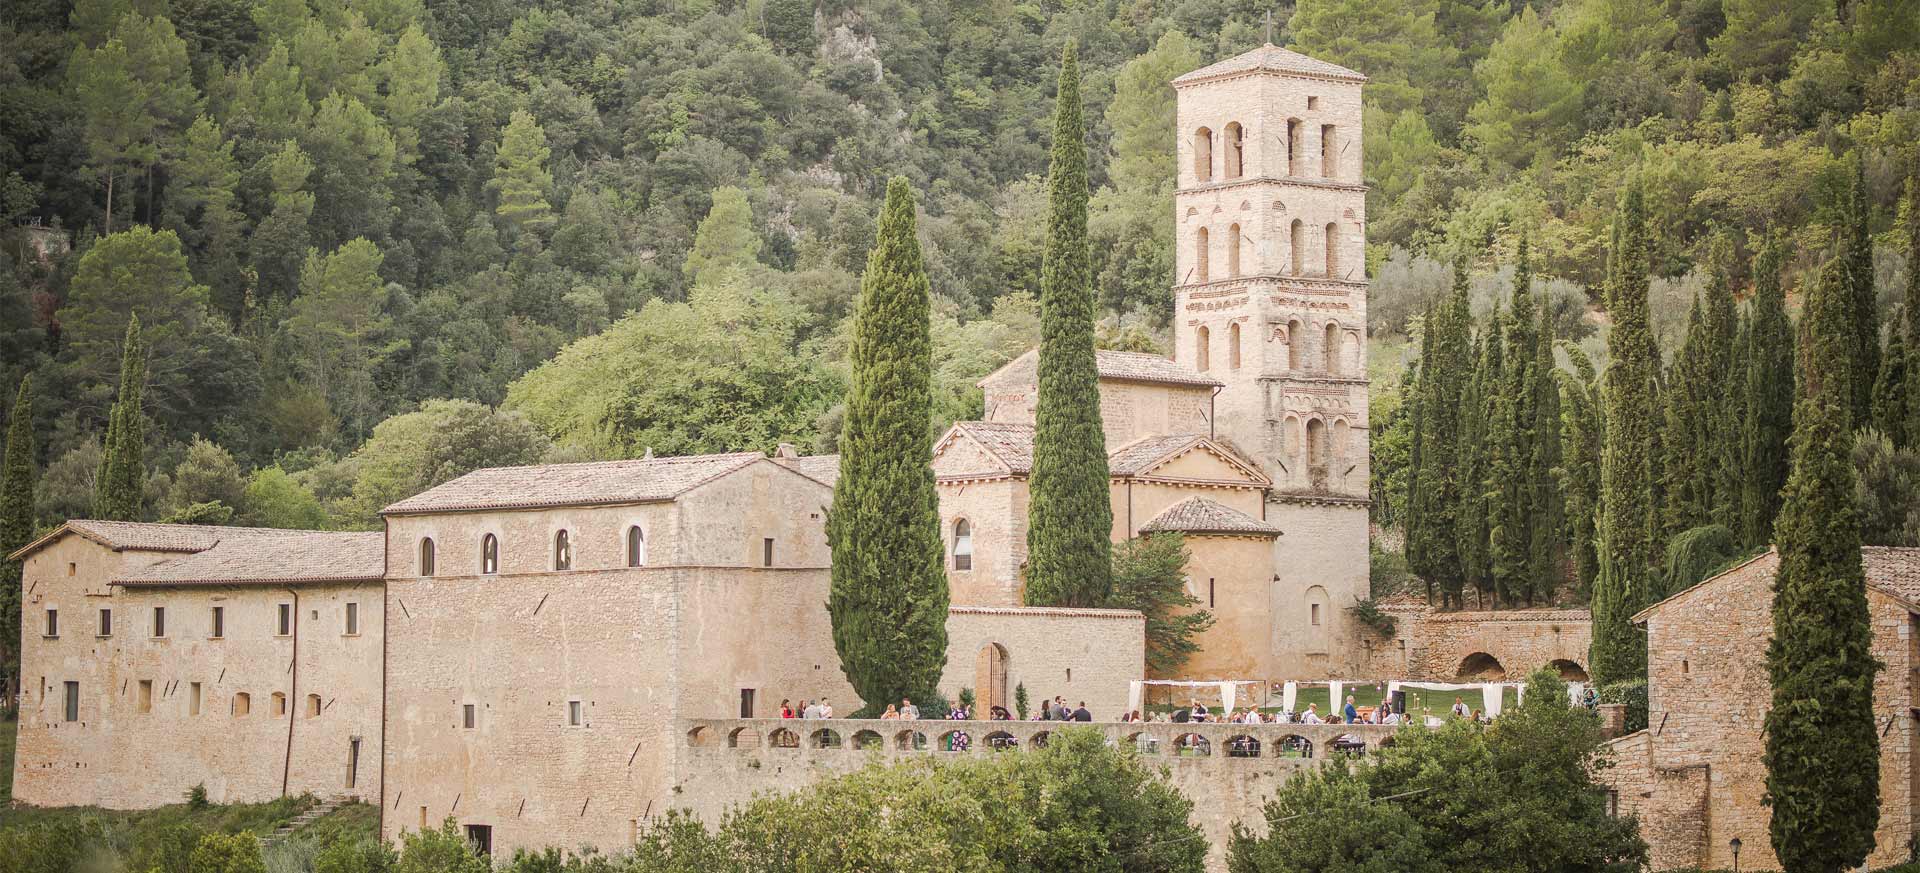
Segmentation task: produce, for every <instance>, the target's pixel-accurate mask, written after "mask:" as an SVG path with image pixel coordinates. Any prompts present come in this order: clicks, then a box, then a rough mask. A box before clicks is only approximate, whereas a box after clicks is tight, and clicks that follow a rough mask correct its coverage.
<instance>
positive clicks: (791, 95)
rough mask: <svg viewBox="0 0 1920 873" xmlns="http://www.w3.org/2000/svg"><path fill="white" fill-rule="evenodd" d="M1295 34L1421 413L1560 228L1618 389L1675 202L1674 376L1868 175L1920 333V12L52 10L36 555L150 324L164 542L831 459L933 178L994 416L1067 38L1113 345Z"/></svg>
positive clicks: (84, 479) (953, 291)
mask: <svg viewBox="0 0 1920 873" xmlns="http://www.w3.org/2000/svg"><path fill="white" fill-rule="evenodd" d="M1269 13H1271V19H1270V23H1269V18H1268V16H1269ZM1269 28H1270V35H1271V40H1272V41H1273V42H1275V43H1278V44H1286V45H1289V46H1291V47H1293V48H1296V49H1297V50H1299V51H1302V52H1305V53H1308V54H1311V55H1314V56H1316V57H1320V58H1324V59H1327V60H1330V61H1333V62H1336V63H1339V64H1342V65H1345V66H1348V67H1352V68H1354V69H1357V70H1360V71H1363V72H1365V73H1366V74H1367V75H1369V76H1370V77H1371V78H1372V84H1371V85H1370V86H1369V88H1368V92H1367V93H1368V99H1367V112H1368V117H1367V124H1366V132H1365V147H1366V150H1367V166H1366V173H1367V182H1368V184H1369V185H1370V186H1371V190H1370V192H1369V194H1368V200H1369V202H1368V211H1369V213H1370V217H1371V222H1370V227H1369V230H1368V237H1369V241H1370V245H1369V252H1368V269H1369V272H1370V274H1371V276H1372V278H1373V281H1374V285H1373V298H1372V302H1371V320H1372V325H1371V328H1372V332H1373V335H1374V343H1375V355H1374V358H1375V367H1376V371H1377V372H1376V375H1377V376H1378V377H1380V378H1379V379H1378V385H1377V387H1376V393H1377V395H1378V396H1377V398H1376V405H1375V414H1376V421H1377V422H1381V421H1389V420H1390V419H1391V413H1392V411H1393V409H1394V408H1395V406H1396V405H1397V402H1398V400H1397V397H1398V376H1399V374H1400V372H1401V369H1402V367H1403V366H1404V365H1405V364H1406V363H1408V362H1409V361H1410V359H1411V358H1412V356H1413V348H1412V347H1411V346H1410V345H1409V344H1408V343H1407V342H1406V337H1407V336H1408V335H1409V334H1410V333H1417V331H1416V330H1415V328H1417V326H1418V323H1419V321H1420V315H1421V313H1422V312H1423V311H1425V309H1426V308H1427V307H1428V306H1430V305H1431V304H1432V303H1433V302H1434V301H1436V300H1439V299H1441V298H1442V297H1444V296H1446V295H1447V292H1448V288H1449V287H1450V286H1451V285H1452V284H1453V279H1452V275H1453V270H1452V268H1451V267H1450V266H1449V265H1450V264H1453V263H1455V262H1457V263H1459V264H1460V265H1461V267H1462V268H1463V269H1464V270H1465V271H1466V272H1467V273H1469V274H1470V276H1471V278H1470V283H1469V284H1470V289H1469V290H1470V298H1471V301H1472V306H1473V310H1474V313H1475V315H1476V317H1478V316H1482V315H1484V314H1486V313H1487V312H1489V311H1490V310H1491V309H1492V308H1493V307H1494V306H1495V305H1496V301H1499V300H1501V299H1503V298H1504V297H1505V296H1506V295H1507V289H1508V287H1509V285H1510V284H1511V281H1512V276H1513V272H1512V271H1513V269H1514V268H1513V261H1514V253H1515V248H1516V246H1517V242H1518V240H1519V239H1520V237H1521V236H1522V235H1523V234H1524V235H1525V236H1526V237H1527V238H1528V239H1529V240H1530V244H1531V265H1532V266H1531V269H1532V272H1533V276H1534V279H1533V289H1534V291H1535V292H1536V293H1537V294H1540V295H1543V297H1544V299H1546V300H1547V301H1548V302H1549V304H1550V308H1551V310H1552V318H1553V322H1554V324H1555V325H1556V329H1555V332H1556V334H1557V335H1559V336H1560V338H1562V339H1565V340H1570V341H1572V343H1573V345H1572V347H1573V348H1578V344H1580V343H1584V344H1585V346H1586V348H1587V349H1588V351H1589V352H1590V353H1591V354H1592V355H1593V356H1595V357H1598V358H1600V360H1598V361H1596V362H1595V363H1596V364H1597V365H1599V366H1604V364H1605V361H1604V347H1603V345H1602V344H1601V338H1602V337H1603V336H1604V333H1605V331H1606V329H1607V326H1608V315H1607V312H1606V311H1605V308H1604V307H1603V306H1602V305H1601V301H1600V300H1599V299H1598V298H1599V296H1600V294H1599V290H1598V289H1599V286H1600V283H1601V281H1602V279H1603V277H1604V276H1605V274H1606V269H1607V251H1608V243H1609V233H1610V227H1611V225H1612V222H1613V216H1614V213H1615V208H1616V204H1617V202H1618V201H1619V197H1620V193H1621V191H1622V190H1623V188H1624V186H1626V185H1627V184H1628V180H1630V179H1631V180H1636V181H1637V184H1639V185H1640V186H1641V187H1642V188H1643V190H1644V196H1645V213H1646V214H1645V221H1646V224H1647V233H1646V238H1647V239H1648V240H1649V241H1650V243H1649V245H1650V250H1649V252H1648V253H1647V258H1646V261H1647V264H1648V269H1649V271H1650V274H1651V281H1652V283H1653V290H1652V293H1651V295H1650V296H1651V301H1652V302H1651V306H1652V310H1653V312H1652V322H1653V326H1654V329H1655V334H1656V336H1657V337H1658V339H1659V341H1660V344H1661V348H1663V349H1665V350H1666V352H1667V353H1668V354H1669V355H1671V354H1672V352H1673V351H1674V350H1675V349H1676V348H1678V347H1679V345H1680V340H1681V338H1682V337H1683V335H1684V333H1685V330H1686V321H1687V315H1686V313H1687V311H1688V306H1689V303H1690V301H1691V300H1692V298H1693V297H1694V296H1695V294H1696V293H1697V292H1698V291H1700V290H1701V289H1703V288H1705V287H1706V286H1707V283H1708V273H1709V272H1710V271H1709V270H1708V269H1707V267H1706V266H1705V265H1706V264H1707V263H1708V262H1709V260H1710V252H1712V251H1720V252H1722V254H1723V257H1721V258H1720V260H1719V261H1718V263H1721V264H1725V265H1729V266H1727V267H1726V269H1725V272H1726V279H1727V281H1728V283H1729V287H1730V288H1731V289H1733V290H1732V293H1733V295H1734V296H1735V297H1736V298H1738V299H1739V300H1742V301H1744V300H1745V299H1746V298H1747V297H1748V296H1750V295H1751V293H1752V292H1751V288H1752V285H1753V271H1752V268H1751V263H1752V259H1753V257H1754V256H1755V255H1756V254H1757V252H1758V251H1759V249H1760V248H1761V247H1762V242H1763V240H1764V239H1769V238H1773V237H1774V236H1777V237H1778V238H1779V239H1780V240H1781V241H1782V246H1783V249H1784V251H1783V254H1782V255H1781V270H1782V275H1783V277H1784V278H1783V282H1784V284H1785V287H1786V288H1787V294H1788V299H1789V307H1790V308H1794V307H1797V300H1798V299H1799V293H1800V288H1801V285H1802V284H1803V282H1804V281H1807V280H1808V277H1810V276H1811V275H1812V272H1813V270H1814V269H1815V268H1816V267H1817V265H1818V264H1819V262H1820V261H1821V259H1822V258H1823V257H1825V255H1826V254H1827V253H1828V252H1829V247H1830V241H1831V240H1832V239H1833V237H1834V235H1835V232H1836V230H1837V229H1838V228H1840V227H1841V226H1842V225H1843V224H1845V223H1846V222H1845V221H1844V220H1843V217H1842V216H1841V214H1840V213H1841V210H1842V209H1843V206H1844V204H1845V202H1846V197H1845V196H1844V192H1845V191H1847V190H1848V189H1849V187H1850V185H1851V183H1852V181H1853V180H1854V178H1855V175H1856V173H1858V174H1860V178H1861V180H1862V182H1863V189H1862V190H1863V191H1864V192H1865V193H1864V199H1863V206H1862V208H1863V209H1864V226H1865V227H1866V231H1867V233H1868V234H1869V235H1870V236H1871V238H1872V240H1873V241H1874V243H1875V245H1874V246H1873V252H1874V258H1873V269H1874V272H1875V275H1876V278H1877V282H1876V287H1877V288H1878V289H1879V298H1880V299H1879V305H1880V308H1881V310H1882V312H1881V316H1882V317H1881V318H1880V321H1881V322H1883V323H1895V322H1896V318H1895V314H1894V309H1895V306H1896V301H1897V300H1898V299H1900V297H1901V289H1903V288H1904V287H1905V286H1906V284H1907V280H1906V278H1905V277H1906V271H1907V266H1906V262H1907V255H1906V252H1907V248H1908V245H1907V242H1906V233H1905V231H1904V229H1903V227H1904V226H1903V225H1902V223H1901V222H1902V213H1903V211H1904V209H1905V207H1903V206H1902V203H1903V202H1905V199H1904V198H1903V194H1902V186H1903V182H1904V180H1905V179H1906V178H1907V177H1908V176H1909V174H1910V173H1911V172H1912V171H1913V168H1914V166H1915V164H1916V159H1917V158H1920V152H1917V151H1916V149H1917V146H1916V143H1920V0H1842V2H1838V3H1836V2H1835V0H1540V2H1526V0H1520V2H1513V0H1491V2H1487V3H1484V4H1481V3H1474V2H1467V0H1386V2H1380V0H1299V2H1298V3H1297V5H1293V6H1291V7H1289V6H1286V5H1281V6H1278V7H1269V6H1266V5H1261V4H1255V3H1251V2H1246V0H1137V2H1117V0H1080V2H1055V0H1048V2H1036V3H1017V2H1005V0H996V2H974V0H923V2H913V3H907V2H901V0H824V2H819V3H815V2H809V0H737V2H733V0H678V2H668V0H554V2H546V3H529V2H524V0H457V2H456V0H258V2H252V0H171V2H169V0H77V2H67V0H14V2H10V3H8V4H7V7H6V11H5V12H4V13H0V216H3V217H4V218H5V225H6V227H7V229H6V230H5V231H4V232H0V243H3V244H0V384H4V385H6V386H7V390H8V391H9V392H11V391H12V390H13V386H15V385H17V384H19V382H20V381H21V379H22V378H23V377H25V376H28V375H29V374H31V376H32V380H33V390H32V393H31V399H30V402H28V403H26V404H24V405H22V406H21V408H22V409H24V410H25V413H24V414H26V415H29V416H30V417H31V420H32V423H33V428H32V434H33V450H32V453H31V456H32V461H33V465H34V467H35V469H37V470H38V471H39V477H38V481H39V484H38V488H37V490H36V492H35V496H34V501H33V507H34V509H33V522H34V525H35V526H37V527H40V528H45V527H47V526H50V525H53V524H56V523H58V522H59V521H60V520H62V519H64V518H67V517H72V516H81V515H86V514H88V512H89V508H90V505H91V503H92V499H93V495H94V492H95V481H94V480H95V477H96V476H97V475H99V473H100V470H101V463H100V461H101V457H102V453H103V448H102V446H103V440H105V439H106V438H107V436H108V434H107V430H108V425H109V419H110V411H111V409H112V407H113V405H114V400H115V397H116V394H117V392H118V389H119V375H118V374H119V373H121V372H122V351H123V349H122V345H123V339H124V337H125V336H126V333H127V328H128V321H129V316H130V315H138V317H139V319H140V322H141V324H142V326H143V332H142V337H141V343H142V345H141V349H142V354H143V355H144V357H145V367H146V371H145V373H146V375H145V388H144V394H143V395H142V398H141V403H140V408H139V409H137V410H135V411H134V413H133V415H134V417H135V418H139V417H141V416H144V418H145V428H144V430H143V431H135V433H136V434H137V435H138V441H139V442H141V443H142V444H143V445H142V449H143V451H142V452H141V457H142V463H141V467H140V471H139V475H140V476H142V477H144V478H143V484H142V487H141V489H140V495H141V496H140V505H139V509H138V512H137V514H138V515H139V516H140V517H144V518H148V519H175V520H202V521H230V522H234V523H243V524H255V525H273V526H307V527H339V528H364V527H369V526H373V525H376V524H377V516H376V512H377V511H378V509H379V508H380V507H381V506H383V505H385V504H386V503H387V502H389V501H391V500H393V499H395V498H397V497H400V496H402V495H405V494H409V493H412V492H414V491H417V490H419V489H421V488H423V487H426V486H428V485H431V484H434V483H436V482H439V481H443V480H445V479H448V478H450V477H452V476H456V475H459V474H460V473H462V472H465V471H467V470H470V469H473V468H475V467H479V466H484V465H498V464H518V463H529V462H536V461H541V460H584V459H593V458H611V457H636V456H640V455H642V454H643V453H645V452H648V451H652V452H654V453H655V454H662V455H664V454H683V453H693V452H711V451H727V450H741V449H760V450H770V449H772V448H773V447H774V446H775V445H776V444H778V443H781V442H791V443H795V444H797V445H799V446H800V447H802V449H803V450H807V451H831V450H833V449H834V447H835V443H836V439H837V437H838V434H839V431H840V422H841V420H842V417H843V403H842V396H843V393H844V390H845V385H846V382H847V378H848V367H847V348H848V338H849V336H850V335H851V330H850V325H849V317H850V312H851V311H852V306H853V303H854V300H855V297H856V294H857V291H858V288H859V278H860V277H859V272H860V270H861V269H862V266H863V264H864V263H865V260H866V256H867V251H868V249H869V248H870V247H871V245H872V243H873V237H874V228H875V222H876V217H877V215H878V208H879V204H880V201H881V198H882V196H883V194H884V187H885V180H886V178H887V177H888V176H890V175H892V174H903V175H905V176H906V177H907V178H908V179H909V180H910V181H911V182H912V183H913V185H914V187H915V188H916V189H918V191H919V192H920V193H921V196H920V210H921V215H920V220H919V223H918V227H919V234H920V236H921V238H922V239H921V242H922V247H923V250H924V252H925V259H926V266H927V271H928V274H929V276H930V279H931V284H932V291H933V321H934V326H933V337H934V344H935V348H934V359H933V367H934V405H935V411H936V419H937V420H936V421H935V422H934V425H935V426H936V427H940V426H944V424H945V423H946V422H948V421H952V420H954V419H956V418H962V417H967V416H973V415H978V414H979V413H980V404H981V400H980V395H979V392H978V389H976V388H975V387H974V386H973V383H974V381H975V380H976V379H978V378H979V377H980V376H982V375H984V374H985V373H987V372H989V371H990V370H991V369H993V368H994V367H996V366H997V365H999V364H1001V363H1003V362H1005V361H1006V360H1008V359H1009V358H1010V357H1011V356H1013V355H1015V354H1017V353H1019V352H1021V351H1022V350H1024V349H1025V348H1027V347H1029V346H1030V345H1032V344H1033V343H1034V342H1035V341H1036V339H1037V335H1038V327H1037V324H1038V320H1037V318H1038V317H1037V306H1036V303H1035V295H1036V293H1037V291H1038V286H1039V277H1040V272H1041V263H1040V262H1041V253H1042V249H1043V244H1044V236H1045V224H1046V217H1045V216H1046V200H1045V186H1044V180H1043V179H1042V175H1043V174H1044V173H1045V171H1046V166H1047V164H1046V161H1047V157H1048V149H1049V145H1050V143H1049V142H1048V139H1049V132H1048V131H1049V128H1048V122H1049V117H1048V113H1049V112H1050V109H1051V107H1052V104H1053V101H1052V91H1053V88H1054V81H1055V75H1056V74H1057V66H1056V59H1057V58H1059V57H1060V54H1061V49H1062V47H1063V45H1064V44H1066V43H1068V42H1072V43H1073V44H1075V45H1076V46H1077V47H1078V50H1079V54H1080V59H1081V61H1080V63H1081V68H1082V70H1083V73H1084V84H1083V89H1082V90H1083V98H1084V100H1085V105H1086V129H1087V138H1088V142H1087V145H1088V147H1089V164H1088V173H1089V181H1090V185H1091V188H1092V191H1093V198H1092V203H1091V207H1090V221H1089V234H1090V236H1091V248H1092V257H1093V269H1094V271H1095V276H1096V277H1097V278H1096V287H1097V289H1098V294H1099V298H1100V304H1101V306H1102V307H1103V321H1102V323H1101V328H1100V337H1101V342H1102V343H1103V344H1104V345H1107V346H1110V347H1115V348H1129V349H1145V350H1162V349H1165V348H1168V347H1169V344H1168V342H1167V337H1168V334H1167V330H1168V322H1169V319H1170V316H1171V296H1170V292H1169V282H1170V275H1171V273H1172V266H1171V265H1172V251H1171V244H1170V240H1171V238H1172V233H1173V210H1172V208H1171V185H1172V179H1173V176H1174V172H1173V157H1172V155H1173V145H1174V129H1173V128H1174V124H1173V117H1172V110H1173V91H1172V89H1171V88H1170V87H1168V86H1167V85H1166V83H1167V81H1168V80H1169V79H1171V78H1172V77H1174V76H1175V75H1178V74H1179V73H1182V72H1184V71H1187V70H1190V69H1193V68H1195V67H1198V66H1200V65H1202V64H1205V63H1207V62H1210V61H1213V60H1216V59H1219V58H1222V57H1227V56H1231V55H1233V54H1235V53H1238V52H1241V51H1244V50H1246V49H1249V48H1252V47H1254V46H1257V45H1259V44H1260V43H1261V42H1262V41H1263V40H1264V39H1266V38H1267V37H1268V35H1269ZM69 245H70V249H69ZM1561 365H1562V366H1566V365H1567V360H1566V358H1565V349H1563V350H1562V352H1561ZM12 396H13V395H12V394H11V393H9V394H8V397H9V398H11V397H12ZM13 406H14V405H13V404H8V407H9V408H10V409H11V408H13ZM118 438H120V439H124V438H125V437H124V436H122V437H118ZM1888 463H1892V462H1891V461H1888ZM1391 468H1392V465H1391V464H1387V465H1386V469H1387V471H1388V472H1389V473H1390V472H1391Z"/></svg>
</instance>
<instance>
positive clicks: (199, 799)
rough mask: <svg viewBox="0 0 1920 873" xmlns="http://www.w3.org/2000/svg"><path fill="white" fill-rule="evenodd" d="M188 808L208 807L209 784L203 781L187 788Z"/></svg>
mask: <svg viewBox="0 0 1920 873" xmlns="http://www.w3.org/2000/svg"><path fill="white" fill-rule="evenodd" d="M187 808H188V809H192V810H202V809H206V808H207V785H206V783H204V782H202V783H200V784H198V785H195V786H193V787H192V788H189V789H187Z"/></svg>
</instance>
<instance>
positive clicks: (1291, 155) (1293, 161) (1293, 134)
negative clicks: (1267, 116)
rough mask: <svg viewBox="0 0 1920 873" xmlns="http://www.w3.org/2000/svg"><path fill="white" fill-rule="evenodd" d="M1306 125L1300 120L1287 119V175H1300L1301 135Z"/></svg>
mask: <svg viewBox="0 0 1920 873" xmlns="http://www.w3.org/2000/svg"><path fill="white" fill-rule="evenodd" d="M1305 129H1306V125H1304V124H1301V123H1300V119H1298V118H1289V119H1287V175H1289V176H1298V175H1300V169H1301V167H1300V135H1301V133H1302V132H1303V131H1304V130H1305Z"/></svg>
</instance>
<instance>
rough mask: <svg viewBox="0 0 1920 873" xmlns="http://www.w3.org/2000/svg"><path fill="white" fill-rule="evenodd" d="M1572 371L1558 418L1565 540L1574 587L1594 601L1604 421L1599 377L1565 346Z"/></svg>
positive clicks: (1565, 377)
mask: <svg viewBox="0 0 1920 873" xmlns="http://www.w3.org/2000/svg"><path fill="white" fill-rule="evenodd" d="M1565 348H1566V351H1567V360H1568V361H1569V362H1570V363H1571V364H1572V367H1573V370H1572V372H1568V373H1563V374H1562V375H1561V376H1560V380H1559V381H1560V401H1561V403H1562V404H1563V408H1562V409H1561V413H1560V421H1561V427H1562V431H1561V432H1562V433H1563V434H1564V435H1565V437H1566V440H1565V444H1564V448H1563V451H1564V452H1565V454H1566V459H1567V462H1566V497H1567V510H1566V511H1567V541H1568V544H1569V547H1570V548H1572V550H1573V579H1574V587H1575V589H1576V591H1577V593H1579V594H1580V595H1581V596H1582V597H1585V598H1589V599H1590V598H1592V596H1593V592H1594V586H1595V584H1596V583H1598V581H1599V579H1600V552H1599V547H1600V536H1599V524H1600V513H1601V511H1602V507H1601V504H1600V454H1601V452H1600V441H1601V435H1602V434H1603V433H1605V431H1606V427H1605V424H1604V422H1605V418H1604V415H1603V412H1602V407H1601V401H1600V377H1599V376H1598V374H1597V373H1596V372H1595V370H1594V367H1593V361H1592V359H1590V358H1588V357H1587V353H1586V352H1584V351H1581V349H1580V347H1579V346H1577V345H1574V344H1573V343H1566V344H1565Z"/></svg>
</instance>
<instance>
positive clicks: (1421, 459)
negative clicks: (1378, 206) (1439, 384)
mask: <svg viewBox="0 0 1920 873" xmlns="http://www.w3.org/2000/svg"><path fill="white" fill-rule="evenodd" d="M1438 323H1439V322H1438V320H1437V314H1436V310H1435V308H1434V306H1433V304H1431V303H1429V304H1428V305H1427V311H1426V314H1425V315H1424V316H1423V317H1422V318H1421V319H1420V358H1419V360H1418V361H1417V362H1416V364H1415V366H1414V378H1413V379H1412V380H1410V381H1408V382H1407V383H1406V392H1407V400H1406V415H1407V417H1408V419H1409V420H1410V421H1411V422H1412V427H1413V434H1412V439H1410V440H1409V441H1408V442H1409V444H1408V446H1407V467H1408V470H1407V520H1406V537H1407V542H1406V556H1407V568H1408V569H1410V570H1412V571H1413V573H1414V574H1415V575H1417V576H1419V577H1420V578H1421V579H1422V580H1423V581H1424V582H1425V583H1426V586H1427V601H1428V602H1432V601H1433V584H1434V580H1435V579H1436V578H1437V576H1436V575H1435V574H1434V572H1433V568H1434V562H1433V556H1432V554H1431V544H1432V543H1433V542H1434V535H1433V527H1434V525H1435V523H1436V522H1437V521H1438V519H1437V517H1436V516H1435V514H1434V513H1433V512H1432V510H1431V508H1430V507H1429V505H1428V502H1427V501H1428V495H1429V492H1428V491H1427V489H1425V488H1423V487H1422V486H1421V482H1422V478H1423V476H1425V475H1431V473H1430V472H1424V471H1426V464H1427V449H1426V446H1427V426H1428V416H1427V411H1426V410H1427V403H1426V395H1427V392H1428V391H1430V390H1432V389H1431V386H1429V385H1428V384H1427V374H1428V373H1431V372H1433V331H1434V327H1435V326H1436V325H1437V324H1438Z"/></svg>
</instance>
